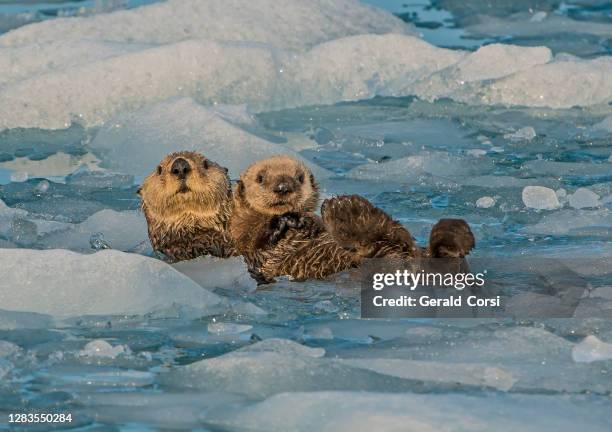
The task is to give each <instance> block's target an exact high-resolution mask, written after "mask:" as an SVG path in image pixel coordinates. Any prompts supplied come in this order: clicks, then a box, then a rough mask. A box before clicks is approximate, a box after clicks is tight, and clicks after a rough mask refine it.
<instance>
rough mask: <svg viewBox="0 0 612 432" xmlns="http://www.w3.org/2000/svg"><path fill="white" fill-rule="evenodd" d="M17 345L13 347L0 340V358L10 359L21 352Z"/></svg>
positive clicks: (10, 343) (9, 343)
mask: <svg viewBox="0 0 612 432" xmlns="http://www.w3.org/2000/svg"><path fill="white" fill-rule="evenodd" d="M21 351H22V350H21V348H20V347H19V345H15V344H14V343H12V342H8V341H4V340H0V358H1V357H11V356H14V355H16V354H19V353H20V352H21Z"/></svg>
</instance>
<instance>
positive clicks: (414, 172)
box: [347, 152, 493, 181]
mask: <svg viewBox="0 0 612 432" xmlns="http://www.w3.org/2000/svg"><path fill="white" fill-rule="evenodd" d="M492 170H493V162H492V161H491V160H490V159H488V158H486V157H474V156H467V157H463V156H454V155H451V154H448V153H445V152H422V153H421V154H418V155H414V156H408V157H405V158H401V159H397V160H392V161H390V162H383V163H377V164H366V165H360V166H358V167H356V168H353V169H352V170H351V171H349V172H348V174H347V176H349V177H352V178H359V179H367V180H384V179H387V180H397V181H411V180H415V179H418V178H420V177H422V176H423V175H433V176H437V177H445V178H449V177H450V178H455V177H459V178H462V177H469V176H473V175H476V174H485V173H488V172H491V171H492Z"/></svg>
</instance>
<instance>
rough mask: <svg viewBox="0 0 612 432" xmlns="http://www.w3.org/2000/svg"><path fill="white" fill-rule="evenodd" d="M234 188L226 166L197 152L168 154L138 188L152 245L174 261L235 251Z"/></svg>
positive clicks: (229, 253)
mask: <svg viewBox="0 0 612 432" xmlns="http://www.w3.org/2000/svg"><path fill="white" fill-rule="evenodd" d="M231 193H232V191H231V185H230V180H229V176H228V175H227V169H226V168H223V167H221V166H219V165H217V164H216V163H214V162H212V161H210V160H208V159H206V158H205V157H204V156H203V155H201V154H198V153H195V152H188V151H183V152H178V153H172V154H170V155H168V156H166V157H165V158H164V159H163V160H162V161H161V162H160V164H159V165H158V166H157V168H156V169H155V171H153V172H152V173H151V174H150V175H149V176H148V177H147V178H146V179H145V180H144V183H143V184H142V187H140V189H139V190H138V194H139V195H140V196H141V197H142V204H141V208H142V210H143V212H144V214H145V217H146V219H147V224H148V228H149V239H150V240H151V245H152V246H153V249H154V250H155V251H159V252H161V253H163V254H164V255H165V256H166V257H167V258H168V260H169V261H171V262H175V261H181V260H188V259H193V258H196V257H198V256H201V255H213V256H217V257H229V256H233V255H236V251H235V249H234V246H233V244H232V241H231V238H230V236H229V235H228V233H227V226H228V222H229V218H230V215H231V211H232V199H231Z"/></svg>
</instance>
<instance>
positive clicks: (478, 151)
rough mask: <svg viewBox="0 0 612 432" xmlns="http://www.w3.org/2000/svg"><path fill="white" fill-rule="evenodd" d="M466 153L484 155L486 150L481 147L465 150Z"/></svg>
mask: <svg viewBox="0 0 612 432" xmlns="http://www.w3.org/2000/svg"><path fill="white" fill-rule="evenodd" d="M466 154H468V155H470V156H476V157H478V156H484V155H486V154H487V151H486V150H483V149H470V150H468V151H467V152H466Z"/></svg>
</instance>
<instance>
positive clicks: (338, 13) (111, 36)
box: [0, 0, 414, 49]
mask: <svg viewBox="0 0 612 432" xmlns="http://www.w3.org/2000/svg"><path fill="white" fill-rule="evenodd" d="M375 32H381V33H388V32H404V33H414V31H413V30H412V29H411V27H410V26H407V25H406V24H405V23H403V22H402V21H401V20H400V19H399V18H396V17H394V16H393V15H391V14H390V13H388V12H385V11H383V10H380V9H377V8H373V7H371V6H368V5H365V4H363V3H361V2H358V1H356V0H313V1H309V2H300V1H296V0H283V1H275V0H254V1H250V2H247V3H245V2H243V1H240V0H212V1H206V2H202V1H199V0H170V1H166V2H162V3H157V4H153V5H149V6H144V7H140V8H136V9H132V10H121V11H116V12H112V13H109V14H99V15H95V16H90V17H78V18H60V19H55V20H50V21H45V22H42V23H38V24H36V25H30V26H25V27H22V28H19V29H17V30H14V31H12V32H9V33H7V34H5V35H3V36H2V37H1V38H0V46H2V45H4V46H14V45H25V44H30V43H43V42H53V41H57V40H80V39H83V36H84V35H87V39H90V40H102V41H113V42H137V43H149V44H164V43H172V42H179V41H182V40H185V39H196V38H197V39H213V40H225V41H232V42H240V41H243V42H258V43H265V44H270V45H273V46H275V47H278V48H292V49H303V48H305V47H309V46H313V45H316V44H318V43H321V42H325V41H327V40H331V39H337V38H339V37H343V36H349V35H352V34H363V33H375Z"/></svg>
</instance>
